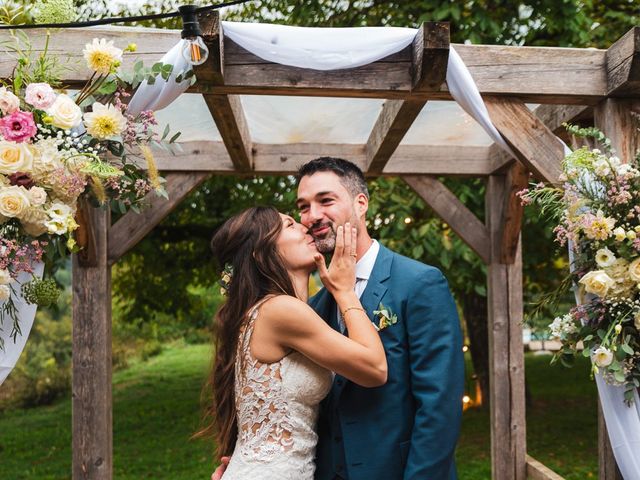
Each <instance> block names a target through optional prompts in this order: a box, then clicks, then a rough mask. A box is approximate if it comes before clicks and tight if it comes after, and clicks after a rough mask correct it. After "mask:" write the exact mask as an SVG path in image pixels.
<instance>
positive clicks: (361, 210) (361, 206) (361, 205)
mask: <svg viewBox="0 0 640 480" xmlns="http://www.w3.org/2000/svg"><path fill="white" fill-rule="evenodd" d="M355 207H356V212H357V214H358V216H359V217H366V216H367V210H369V199H368V198H367V196H366V195H365V194H364V193H359V194H358V195H357V196H356V198H355Z"/></svg>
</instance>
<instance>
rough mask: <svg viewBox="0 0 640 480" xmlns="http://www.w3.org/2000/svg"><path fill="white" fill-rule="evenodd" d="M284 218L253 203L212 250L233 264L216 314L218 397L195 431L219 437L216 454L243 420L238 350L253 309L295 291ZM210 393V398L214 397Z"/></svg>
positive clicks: (214, 384)
mask: <svg viewBox="0 0 640 480" xmlns="http://www.w3.org/2000/svg"><path fill="white" fill-rule="evenodd" d="M281 231H282V220H281V217H280V214H279V213H278V211H277V210H276V209H275V208H273V207H252V208H249V209H247V210H245V211H243V212H242V213H239V214H238V215H236V216H234V217H232V218H230V219H229V220H227V221H226V222H225V223H224V225H222V227H220V228H219V229H218V231H217V232H216V233H215V235H214V236H213V239H212V240H211V249H212V250H213V254H214V256H215V258H216V260H217V264H218V266H219V267H220V269H223V268H224V267H225V265H229V264H230V265H231V266H232V267H233V278H232V279H231V282H230V285H229V289H228V292H227V300H226V301H225V302H224V304H223V305H222V306H221V307H220V309H219V310H218V312H217V313H216V317H215V328H214V345H215V353H214V367H213V371H212V374H211V375H210V377H209V380H208V382H207V390H208V391H209V392H211V391H212V393H213V402H210V403H209V405H208V406H207V407H206V408H205V419H206V421H205V427H204V428H203V429H202V430H201V431H200V432H198V433H197V434H196V436H214V438H215V440H216V447H217V448H216V453H217V455H219V456H226V455H230V454H231V453H233V448H234V446H235V442H236V438H237V436H238V425H237V421H236V404H235V393H234V382H235V363H236V351H237V348H238V342H239V337H240V333H241V331H242V328H243V327H244V325H245V323H246V322H247V320H248V318H247V313H248V312H249V310H250V308H251V307H252V306H253V305H255V304H256V303H257V302H259V301H260V300H261V299H262V298H264V297H265V296H266V295H272V294H275V295H281V294H285V295H292V296H295V290H294V287H293V282H292V281H291V277H290V276H289V273H288V272H287V269H286V267H285V262H284V260H283V258H282V257H281V256H280V254H279V252H278V250H277V249H276V240H277V238H278V236H279V234H280V232H281ZM209 398H211V397H209Z"/></svg>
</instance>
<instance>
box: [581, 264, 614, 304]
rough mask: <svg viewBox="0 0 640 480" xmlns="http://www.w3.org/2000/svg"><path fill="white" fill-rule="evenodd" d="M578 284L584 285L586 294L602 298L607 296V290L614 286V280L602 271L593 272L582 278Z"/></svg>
mask: <svg viewBox="0 0 640 480" xmlns="http://www.w3.org/2000/svg"><path fill="white" fill-rule="evenodd" d="M578 283H581V284H582V285H584V289H585V290H586V291H587V292H589V293H593V294H595V295H598V296H599V297H602V298H604V297H606V296H607V292H608V291H609V289H610V288H611V287H612V286H613V285H614V284H615V280H613V279H612V278H611V277H610V276H609V275H607V274H606V273H605V272H604V271H603V270H595V271H593V272H589V273H587V274H586V275H585V276H583V277H582V278H581V279H580V281H579V282H578Z"/></svg>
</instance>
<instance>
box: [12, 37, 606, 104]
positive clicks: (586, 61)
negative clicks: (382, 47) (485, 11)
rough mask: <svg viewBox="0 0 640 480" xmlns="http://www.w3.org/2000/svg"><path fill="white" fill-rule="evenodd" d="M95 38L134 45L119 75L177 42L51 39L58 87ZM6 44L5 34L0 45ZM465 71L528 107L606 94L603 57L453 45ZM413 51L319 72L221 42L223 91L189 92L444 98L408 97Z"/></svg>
mask: <svg viewBox="0 0 640 480" xmlns="http://www.w3.org/2000/svg"><path fill="white" fill-rule="evenodd" d="M45 32H46V31H45V30H44V29H43V30H38V29H36V30H31V31H30V38H31V41H32V46H33V53H34V55H37V54H38V53H39V52H41V51H42V50H43V47H44V39H45ZM95 37H99V38H100V37H104V38H106V39H107V40H113V41H114V42H115V44H116V45H117V46H120V47H124V46H125V45H126V44H127V43H129V42H130V41H131V39H135V42H136V44H137V45H138V51H137V52H136V53H135V54H131V55H125V56H124V59H123V68H124V69H125V70H130V69H131V68H132V66H133V63H134V62H135V60H137V59H141V60H143V61H144V62H145V63H146V64H147V65H150V64H152V63H154V62H156V61H157V60H158V59H160V58H161V57H162V56H163V55H164V54H165V53H166V52H167V51H168V50H169V49H170V48H171V47H172V46H173V45H175V43H176V42H177V41H178V40H179V39H180V32H179V31H177V30H165V29H152V28H143V27H108V28H80V29H68V30H63V31H57V32H55V33H54V34H53V35H52V37H51V42H50V48H49V52H50V55H52V56H54V57H58V58H59V59H60V60H61V61H62V62H63V64H66V63H67V62H69V64H78V65H79V66H80V68H79V69H78V71H75V70H69V73H68V74H67V75H66V77H67V78H64V79H63V80H64V83H65V84H67V85H69V86H71V87H73V86H78V85H81V84H82V83H84V82H85V81H86V80H87V79H88V78H89V76H90V75H91V72H89V70H88V69H87V68H86V67H85V66H84V65H85V62H84V60H83V56H82V50H83V48H84V45H85V44H86V43H88V42H90V41H91V40H92V39H93V38H95ZM6 40H9V41H12V39H11V38H10V34H9V32H7V31H2V32H0V42H3V41H6ZM455 49H456V51H457V52H458V53H459V54H460V56H461V57H462V60H463V61H464V62H465V64H466V65H467V66H468V67H469V70H470V72H471V75H472V76H473V78H474V79H475V80H476V82H477V84H478V88H479V90H480V93H481V94H482V95H496V96H517V97H519V98H520V99H522V100H523V101H526V102H534V103H562V104H570V103H577V104H589V105H593V104H595V103H597V102H598V101H600V100H602V99H603V98H604V97H605V96H606V95H607V93H608V86H607V71H606V59H605V57H606V53H607V51H606V50H591V49H576V48H551V47H517V46H498V45H455ZM412 55H413V53H412V48H411V46H409V47H407V48H406V49H404V50H403V51H401V52H398V53H396V54H393V55H390V56H389V57H387V58H384V59H381V60H379V61H377V62H373V63H371V64H369V65H365V66H363V67H358V68H353V69H345V70H335V71H330V72H320V71H316V70H309V69H301V68H295V67H289V66H286V65H279V64H275V63H272V62H268V61H266V60H263V59H261V58H258V57H256V56H255V55H252V54H250V53H249V52H247V51H246V50H244V49H243V48H242V47H240V46H238V45H237V44H235V43H234V42H232V41H231V40H229V39H228V38H227V39H225V40H224V80H225V85H222V86H220V85H217V84H215V83H211V82H209V81H208V79H206V78H204V77H203V78H202V79H200V81H198V82H196V84H195V85H194V86H193V87H192V89H191V91H195V92H200V93H213V94H256V95H311V96H339V97H369V98H394V99H422V100H428V99H432V98H433V99H449V98H450V95H449V92H448V90H447V88H446V85H442V87H441V88H440V90H439V91H438V92H424V93H419V92H414V91H413V84H412V82H413V77H412V74H411V68H412ZM14 64H15V61H14V59H13V58H12V57H11V56H9V55H0V78H7V77H9V76H11V72H12V69H13V67H14Z"/></svg>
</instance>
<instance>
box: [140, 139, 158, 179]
mask: <svg viewBox="0 0 640 480" xmlns="http://www.w3.org/2000/svg"><path fill="white" fill-rule="evenodd" d="M140 151H141V152H142V155H143V156H144V159H145V160H146V161H147V175H148V177H149V182H150V183H151V186H152V187H153V188H155V189H156V190H157V189H158V188H159V187H160V175H159V174H158V166H157V165H156V161H155V159H154V158H153V152H151V148H149V146H148V145H140Z"/></svg>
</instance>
